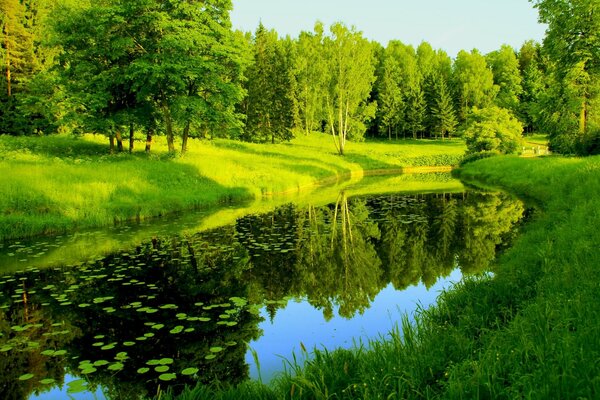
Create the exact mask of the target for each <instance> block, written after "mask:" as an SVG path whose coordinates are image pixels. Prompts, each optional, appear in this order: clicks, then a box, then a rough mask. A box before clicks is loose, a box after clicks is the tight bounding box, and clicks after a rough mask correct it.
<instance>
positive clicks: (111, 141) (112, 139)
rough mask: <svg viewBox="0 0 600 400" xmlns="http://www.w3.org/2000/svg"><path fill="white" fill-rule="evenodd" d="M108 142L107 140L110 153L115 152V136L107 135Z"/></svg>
mask: <svg viewBox="0 0 600 400" xmlns="http://www.w3.org/2000/svg"><path fill="white" fill-rule="evenodd" d="M108 142H109V146H110V147H109V149H110V154H115V137H114V136H113V135H110V136H109V137H108Z"/></svg>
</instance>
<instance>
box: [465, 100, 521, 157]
mask: <svg viewBox="0 0 600 400" xmlns="http://www.w3.org/2000/svg"><path fill="white" fill-rule="evenodd" d="M463 136H464V138H465V141H466V143H467V152H468V153H478V152H490V151H491V152H498V153H502V154H513V153H519V152H520V151H521V149H522V146H523V125H522V124H521V122H519V120H517V119H516V118H515V117H514V116H513V115H512V114H511V113H510V111H508V110H507V109H504V108H500V107H488V108H482V109H478V108H477V107H474V108H473V110H472V111H471V114H469V116H468V117H467V121H466V123H465V128H464V132H463Z"/></svg>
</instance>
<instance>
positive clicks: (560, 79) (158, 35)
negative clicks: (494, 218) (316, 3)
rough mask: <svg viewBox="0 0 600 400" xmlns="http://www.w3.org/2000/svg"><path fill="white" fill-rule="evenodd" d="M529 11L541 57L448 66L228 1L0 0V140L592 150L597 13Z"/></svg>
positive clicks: (469, 55)
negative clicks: (541, 141) (247, 11)
mask: <svg viewBox="0 0 600 400" xmlns="http://www.w3.org/2000/svg"><path fill="white" fill-rule="evenodd" d="M531 1H532V3H534V6H535V7H536V8H537V9H538V10H539V13H540V21H542V22H544V23H547V24H548V30H547V36H546V38H545V39H544V43H543V44H538V43H535V42H533V41H528V42H525V43H524V44H523V45H522V47H521V48H520V49H518V50H515V49H513V48H511V47H510V46H507V45H504V46H502V47H501V48H500V49H498V50H496V51H492V52H490V53H488V54H481V53H480V52H479V51H478V50H476V49H475V50H471V51H460V52H459V53H458V54H457V56H456V57H455V58H451V57H450V56H449V55H448V54H447V53H445V52H444V51H443V50H435V49H433V48H432V47H431V45H430V44H429V43H427V42H422V43H421V44H420V45H419V46H417V47H416V48H415V47H414V46H412V45H407V44H405V43H402V42H401V41H399V40H392V41H390V42H389V43H388V44H387V45H386V46H385V47H384V46H382V45H381V44H379V43H377V42H373V41H369V40H367V39H366V38H365V37H364V36H363V34H362V33H361V32H360V31H358V30H357V29H356V28H354V27H348V26H346V25H344V24H342V23H335V24H333V25H331V26H330V27H329V28H326V27H325V26H324V25H323V24H321V23H316V24H315V27H314V29H313V30H312V31H304V32H301V33H300V34H299V36H298V37H296V38H291V37H281V36H280V35H278V33H277V32H276V31H274V30H269V29H267V28H265V27H264V26H262V24H261V25H259V27H258V28H257V29H256V31H255V32H254V33H244V32H239V31H234V30H233V29H232V25H231V21H230V17H229V14H230V12H231V10H232V3H231V1H230V0H205V1H186V2H183V1H180V0H169V1H157V0H136V1H133V2H131V1H128V2H126V1H122V0H105V1H101V2H92V1H87V2H75V1H74V0H61V1H58V2H56V1H50V0H0V10H1V11H2V17H1V20H0V24H1V28H2V46H1V51H2V58H1V60H0V62H1V68H2V70H3V72H4V73H3V77H4V79H2V80H1V82H0V134H11V135H24V134H25V135H27V134H49V133H53V132H57V131H68V132H74V133H78V132H94V133H100V134H105V135H107V136H108V138H109V139H110V143H111V150H123V138H124V137H129V138H130V149H132V148H133V145H134V142H133V138H134V133H135V132H145V134H146V138H147V140H146V142H147V144H146V148H147V150H148V151H149V150H150V145H151V142H152V137H153V136H154V135H157V134H161V135H165V136H166V138H167V142H168V146H169V150H170V151H175V137H179V138H180V142H181V151H182V152H185V151H186V146H187V141H188V138H189V137H206V138H208V137H228V138H234V139H240V140H245V141H255V142H271V143H275V142H276V141H282V140H288V139H290V138H292V137H293V134H294V132H296V133H297V134H299V132H302V131H304V132H306V133H308V132H311V131H322V132H325V133H328V134H330V135H332V136H333V138H334V142H335V145H336V147H337V150H338V151H339V153H340V154H343V153H344V148H345V144H346V141H347V140H361V139H362V138H364V137H365V136H368V137H378V138H387V139H390V140H391V139H398V138H400V137H402V138H407V137H408V138H450V137H453V136H457V135H462V136H465V138H466V139H467V140H468V139H469V135H470V133H469V132H472V131H473V130H472V129H470V128H471V127H473V126H476V127H477V130H476V132H477V133H476V135H475V136H478V138H479V143H478V146H479V149H483V150H492V149H497V146H496V147H494V143H495V141H498V140H500V139H498V138H499V137H501V136H502V134H500V133H497V131H500V130H502V127H509V129H508V130H507V131H510V130H512V131H513V132H514V131H517V132H518V133H519V135H520V133H521V131H524V132H525V133H529V132H533V131H539V132H543V133H548V134H549V135H550V138H551V145H552V147H553V149H554V150H555V151H559V152H563V153H596V152H598V151H599V148H600V133H599V132H600V119H599V117H598V111H597V110H598V94H599V93H600V90H598V89H599V85H598V82H599V80H598V76H599V73H600V70H599V66H598V64H599V62H598V60H599V59H600V58H599V54H598V51H599V50H598V49H599V48H600V42H599V41H600V39H598V37H597V35H596V34H595V32H597V31H598V28H599V27H600V19H599V17H598V15H597V14H598V13H594V8H595V7H596V6H598V5H600V4H599V1H598V0H569V1H565V2H560V3H556V2H553V1H550V0H531ZM490 120H491V121H492V123H491V124H490V123H489V121H490ZM486 123H487V125H486ZM498 127H500V128H499V129H497V128H498ZM471 136H473V134H471ZM481 136H483V137H484V139H483V140H481V139H480V137H481ZM515 143H516V142H515ZM468 144H469V142H468ZM514 148H515V145H511V146H508V149H509V150H507V149H503V150H502V151H512V150H513V149H514Z"/></svg>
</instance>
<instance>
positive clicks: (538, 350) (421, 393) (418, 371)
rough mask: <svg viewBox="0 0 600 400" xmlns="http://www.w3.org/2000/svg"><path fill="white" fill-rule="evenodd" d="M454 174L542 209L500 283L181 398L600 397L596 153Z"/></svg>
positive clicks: (458, 292)
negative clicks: (388, 328)
mask: <svg viewBox="0 0 600 400" xmlns="http://www.w3.org/2000/svg"><path fill="white" fill-rule="evenodd" d="M458 173H459V175H460V176H461V178H463V179H465V180H467V181H470V182H472V183H476V184H479V185H488V186H493V187H501V188H505V189H506V190H509V191H511V192H513V193H515V194H517V195H519V196H522V197H523V198H526V199H529V201H530V202H532V203H535V204H537V206H538V207H539V211H538V212H537V213H536V214H535V215H534V217H533V220H532V221H531V222H529V223H528V224H527V225H526V226H525V227H524V231H523V233H522V234H521V236H520V237H519V238H517V240H516V242H515V244H514V246H513V247H512V248H511V249H510V250H508V251H507V252H506V253H504V255H503V256H502V257H501V258H500V259H499V260H498V262H497V265H496V267H495V270H494V274H493V275H489V276H483V277H479V278H470V279H467V280H466V281H464V282H462V283H460V284H458V285H457V286H456V287H454V288H453V289H451V290H449V291H448V292H445V293H443V294H442V295H441V297H440V299H439V300H438V303H437V305H436V306H434V307H432V308H430V309H427V310H421V312H420V313H419V314H418V315H417V320H416V322H415V323H409V322H408V320H405V321H403V323H402V333H400V331H395V332H391V333H390V334H389V336H388V337H387V338H385V340H381V341H376V342H371V343H369V344H368V345H366V344H365V346H363V347H361V348H359V349H354V350H335V351H323V350H319V351H316V352H315V354H314V356H313V359H312V360H311V361H309V362H308V363H306V364H304V365H297V364H296V363H295V362H294V361H293V360H292V364H291V367H290V370H289V371H288V372H287V373H286V374H284V375H283V376H281V377H280V379H279V380H277V381H275V382H274V383H273V384H271V385H270V386H265V385H262V384H260V383H258V382H247V383H244V384H242V385H241V386H239V387H235V388H232V387H219V386H218V385H215V386H212V387H206V386H205V387H198V388H195V389H189V390H187V391H185V392H184V393H183V394H182V395H181V396H180V397H179V399H185V400H188V399H189V400H191V399H208V398H210V399H359V398H360V399H410V398H414V399H422V398H431V399H473V398H484V399H515V398H528V399H548V398H557V399H558V398H565V399H576V398H581V399H584V398H585V399H593V398H599V397H600V363H599V362H598V360H600V275H599V270H598V268H599V266H600V248H599V243H600V230H599V229H598V227H599V226H600V156H597V157H590V158H586V159H575V158H560V157H546V158H535V159H527V158H518V157H495V158H488V159H485V160H480V161H477V162H475V163H471V164H467V165H466V166H465V167H464V168H463V169H462V170H460V171H459V172H458ZM162 398H163V399H169V398H170V396H163V397H162Z"/></svg>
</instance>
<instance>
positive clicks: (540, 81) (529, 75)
mask: <svg viewBox="0 0 600 400" xmlns="http://www.w3.org/2000/svg"><path fill="white" fill-rule="evenodd" d="M543 66H544V62H543V60H542V57H541V54H540V45H539V44H537V43H535V42H534V41H532V40H531V41H527V42H525V43H524V44H523V46H521V49H520V50H519V69H520V71H521V76H522V77H523V80H522V84H521V85H522V87H523V91H522V92H521V96H520V99H519V104H520V109H519V115H520V116H521V118H522V120H523V122H524V125H525V132H533V131H535V130H539V129H540V128H541V127H542V122H541V115H542V113H543V112H544V110H543V109H542V108H541V107H540V103H541V99H542V96H543V95H544V93H545V91H546V84H547V79H546V77H545V73H544V70H543Z"/></svg>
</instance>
